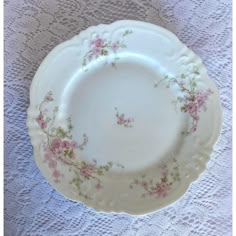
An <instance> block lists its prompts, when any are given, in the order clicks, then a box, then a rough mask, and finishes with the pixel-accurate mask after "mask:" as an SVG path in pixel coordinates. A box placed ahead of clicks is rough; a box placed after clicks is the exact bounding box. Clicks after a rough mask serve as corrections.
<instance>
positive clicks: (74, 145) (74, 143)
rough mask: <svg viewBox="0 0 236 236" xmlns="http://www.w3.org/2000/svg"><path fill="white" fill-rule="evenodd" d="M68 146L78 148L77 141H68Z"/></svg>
mask: <svg viewBox="0 0 236 236" xmlns="http://www.w3.org/2000/svg"><path fill="white" fill-rule="evenodd" d="M70 146H71V148H73V149H75V148H78V143H77V142H75V141H72V142H71V143H70Z"/></svg>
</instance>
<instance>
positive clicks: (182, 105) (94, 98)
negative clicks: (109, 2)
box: [27, 21, 222, 214]
mask: <svg viewBox="0 0 236 236" xmlns="http://www.w3.org/2000/svg"><path fill="white" fill-rule="evenodd" d="M221 116H222V111H221V104H220V99H219V95H218V91H217V89H216V86H215V85H214V83H213V82H212V81H211V80H209V79H208V76H207V71H206V69H205V67H204V65H203V63H202V61H201V59H200V58H199V57H198V56H196V55H195V54H194V53H193V52H192V51H191V50H190V49H188V48H187V47H186V46H185V45H183V44H182V43H181V42H180V41H179V40H178V38H177V37H176V36H175V35H174V34H172V33H171V32H169V31H167V30H165V29H163V28H161V27H158V26H155V25H152V24H149V23H144V22H138V21H117V22H115V23H113V24H111V25H99V26H96V27H90V28H88V29H87V30H85V31H83V32H81V33H80V35H78V36H76V37H74V38H72V39H71V40H69V41H67V42H65V43H62V44H60V45H59V46H57V47H56V48H55V49H53V51H52V52H51V53H50V54H49V55H48V56H47V57H46V59H45V60H44V61H43V63H42V64H41V66H40V68H39V69H38V71H37V73H36V75H35V77H34V79H33V82H32V85H31V91H30V107H29V109H28V121H27V125H28V127H29V134H30V137H31V141H32V144H33V147H34V157H35V161H36V163H37V165H38V167H39V169H40V171H41V172H42V174H43V175H44V176H45V177H46V179H47V180H48V181H49V183H50V184H51V185H52V186H53V187H54V188H55V189H56V190H58V191H59V192H60V193H62V194H63V195H64V196H66V197H68V198H70V199H73V200H76V201H81V202H83V203H85V204H86V205H88V206H91V207H93V208H95V209H97V210H101V211H107V212H127V213H130V214H144V213H148V212H152V211H155V210H157V209H160V208H162V207H164V206H166V205H168V204H170V203H172V202H174V201H176V200H177V199H178V198H180V197H181V196H182V195H183V194H184V193H185V192H186V190H187V188H188V187H189V185H190V184H191V182H192V181H194V180H195V179H197V177H198V176H199V174H200V173H201V172H202V171H203V170H204V169H205V166H206V163H207V161H208V160H209V158H210V154H211V152H212V149H213V145H214V144H215V142H216V140H217V138H218V136H219V133H220V129H221Z"/></svg>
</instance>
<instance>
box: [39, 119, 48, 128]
mask: <svg viewBox="0 0 236 236" xmlns="http://www.w3.org/2000/svg"><path fill="white" fill-rule="evenodd" d="M39 125H40V127H41V129H46V128H47V123H46V122H44V121H42V122H40V123H39Z"/></svg>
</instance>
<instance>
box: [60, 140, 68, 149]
mask: <svg viewBox="0 0 236 236" xmlns="http://www.w3.org/2000/svg"><path fill="white" fill-rule="evenodd" d="M61 146H62V148H69V147H70V143H69V142H68V141H62V143H61Z"/></svg>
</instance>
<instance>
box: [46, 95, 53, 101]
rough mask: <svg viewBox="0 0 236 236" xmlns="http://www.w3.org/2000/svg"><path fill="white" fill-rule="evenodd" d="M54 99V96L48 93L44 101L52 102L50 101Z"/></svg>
mask: <svg viewBox="0 0 236 236" xmlns="http://www.w3.org/2000/svg"><path fill="white" fill-rule="evenodd" d="M52 100H53V99H52V96H51V95H47V96H46V97H45V98H44V101H45V102H50V101H52Z"/></svg>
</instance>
